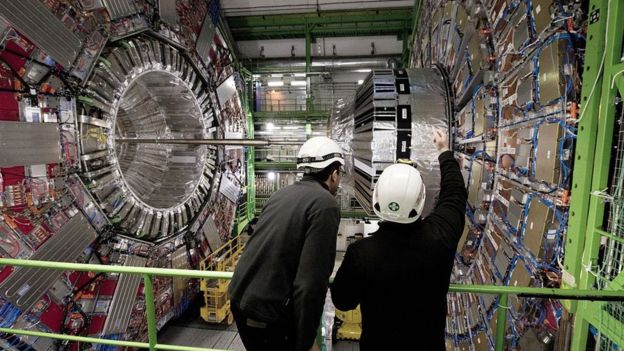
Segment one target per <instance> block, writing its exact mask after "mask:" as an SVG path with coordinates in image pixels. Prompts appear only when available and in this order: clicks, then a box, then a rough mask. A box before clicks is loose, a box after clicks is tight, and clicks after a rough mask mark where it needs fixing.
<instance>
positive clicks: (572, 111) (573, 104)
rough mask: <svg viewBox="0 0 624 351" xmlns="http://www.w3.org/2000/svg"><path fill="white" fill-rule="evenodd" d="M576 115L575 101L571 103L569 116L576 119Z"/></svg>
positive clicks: (576, 105)
mask: <svg viewBox="0 0 624 351" xmlns="http://www.w3.org/2000/svg"><path fill="white" fill-rule="evenodd" d="M577 117H578V104H577V103H576V102H573V103H572V107H570V118H572V119H577Z"/></svg>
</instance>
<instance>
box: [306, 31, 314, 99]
mask: <svg viewBox="0 0 624 351" xmlns="http://www.w3.org/2000/svg"><path fill="white" fill-rule="evenodd" d="M305 55H306V57H305V59H306V65H305V71H306V73H310V69H311V68H312V28H306V31H305ZM306 90H310V89H309V85H306Z"/></svg>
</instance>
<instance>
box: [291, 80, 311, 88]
mask: <svg viewBox="0 0 624 351" xmlns="http://www.w3.org/2000/svg"><path fill="white" fill-rule="evenodd" d="M290 85H292V86H293V87H305V86H306V85H308V82H306V81H305V80H293V81H292V82H290Z"/></svg>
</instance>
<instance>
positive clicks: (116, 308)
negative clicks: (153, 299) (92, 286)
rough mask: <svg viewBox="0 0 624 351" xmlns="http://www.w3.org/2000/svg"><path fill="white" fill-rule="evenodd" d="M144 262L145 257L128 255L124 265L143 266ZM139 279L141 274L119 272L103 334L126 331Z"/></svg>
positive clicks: (145, 261)
mask: <svg viewBox="0 0 624 351" xmlns="http://www.w3.org/2000/svg"><path fill="white" fill-rule="evenodd" d="M146 263H147V259H145V258H143V257H138V256H130V257H128V259H127V260H126V263H125V264H124V266H133V267H145V264H146ZM141 279H142V278H141V275H138V274H121V275H120V276H119V282H118V283H117V290H116V291H115V296H113V301H112V302H111V307H110V310H109V313H108V317H107V318H106V324H104V329H103V331H102V334H103V335H108V334H116V333H124V332H126V329H128V323H129V322H130V315H131V314H132V308H133V307H134V301H135V300H136V297H137V290H138V289H139V285H140V284H141Z"/></svg>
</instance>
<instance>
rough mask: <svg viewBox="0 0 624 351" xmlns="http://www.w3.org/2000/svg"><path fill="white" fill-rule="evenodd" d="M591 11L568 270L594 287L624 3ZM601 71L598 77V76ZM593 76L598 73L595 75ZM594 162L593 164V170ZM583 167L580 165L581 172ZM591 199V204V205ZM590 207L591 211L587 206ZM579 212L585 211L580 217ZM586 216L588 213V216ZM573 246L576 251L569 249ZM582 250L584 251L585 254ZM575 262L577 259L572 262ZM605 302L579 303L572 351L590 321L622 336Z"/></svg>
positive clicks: (606, 1)
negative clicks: (610, 326) (613, 327)
mask: <svg viewBox="0 0 624 351" xmlns="http://www.w3.org/2000/svg"><path fill="white" fill-rule="evenodd" d="M589 11H590V15H589V17H590V26H589V33H588V37H587V38H588V42H587V49H586V53H587V55H586V62H585V70H584V75H586V76H585V77H584V81H583V93H582V101H583V104H586V106H582V107H581V111H582V113H581V117H580V118H581V121H580V123H579V130H578V143H579V144H578V146H577V151H576V155H575V168H574V172H575V174H574V179H573V181H572V186H573V193H572V198H571V204H570V227H569V230H568V244H567V245H566V260H565V263H564V266H565V269H566V271H567V272H570V273H572V272H573V271H574V272H575V273H577V274H576V275H574V277H575V278H576V281H577V284H576V287H578V288H581V289H590V288H593V287H594V283H595V280H596V278H595V277H594V275H593V274H592V273H593V272H590V271H589V270H590V269H592V268H593V267H595V266H596V265H597V264H598V251H599V248H600V242H601V239H602V235H601V234H603V233H604V232H603V231H602V224H603V221H604V215H605V202H604V201H603V199H602V198H599V197H597V196H590V195H589V194H591V193H592V192H594V191H601V190H603V189H605V188H607V187H608V184H609V169H610V166H611V150H612V147H613V127H614V125H615V119H616V110H617V109H616V105H615V103H616V95H617V89H616V83H618V82H619V80H618V79H619V78H618V77H619V75H618V69H620V70H621V67H622V65H621V57H622V39H623V38H624V22H623V21H622V20H621V19H620V18H619V17H620V16H621V15H622V13H624V3H623V2H622V1H614V0H593V1H591V2H590V9H589ZM593 72H595V73H593ZM596 74H597V77H595V78H594V75H596ZM620 75H621V74H620ZM592 78H594V79H593V80H590V79H592ZM589 83H591V84H589ZM588 131H589V134H588V133H587V132H588ZM587 144H593V145H594V148H593V152H592V150H591V149H589V150H588V148H587ZM579 146H583V149H581V150H579ZM579 163H580V164H581V166H579ZM586 163H589V165H587V164H586ZM590 165H591V169H590V171H589V172H587V169H588V168H590ZM577 167H579V172H578V173H577ZM589 180H591V184H590V187H589V188H587V182H588V181H589ZM577 187H582V190H581V191H580V192H579V194H577ZM588 193H589V194H588ZM588 205H589V208H587V206H588ZM585 210H587V212H584V211H585ZM577 211H581V212H577ZM577 215H578V216H581V217H580V218H576V217H577ZM584 216H586V218H583V217H584ZM583 223H586V225H583ZM570 241H572V242H570ZM576 245H582V246H583V247H578V246H576ZM568 248H570V249H572V251H571V252H570V251H568ZM581 252H582V255H579V253H581ZM570 254H572V255H570ZM573 264H575V265H574V266H571V265H573ZM585 267H587V268H585ZM622 278H624V277H623V276H619V277H617V278H616V279H615V280H618V281H619V280H621V279H622ZM605 283H608V282H604V281H603V282H602V284H601V286H602V287H604V286H605ZM568 285H570V284H568ZM618 288H619V289H621V285H619V284H614V283H610V284H608V286H607V287H606V289H609V290H611V289H618ZM602 305H603V304H596V303H590V302H581V303H579V305H578V309H577V313H576V315H575V322H574V330H573V335H572V345H571V350H572V351H580V350H585V349H586V345H587V336H588V327H589V324H590V323H591V324H592V325H594V326H595V327H596V328H597V329H598V331H599V332H600V333H603V334H605V335H606V336H607V337H609V338H610V339H611V340H612V341H613V342H616V343H621V342H622V338H621V330H622V328H624V324H623V323H622V322H621V321H618V322H617V323H616V324H615V325H617V326H619V328H618V329H619V334H618V332H616V334H613V333H612V332H613V330H609V329H608V328H605V326H606V324H605V323H603V322H604V321H605V320H606V319H608V318H610V316H609V314H608V313H607V312H605V311H604V310H603V309H602V308H601V306H602ZM618 335H619V337H618ZM620 345H621V344H620Z"/></svg>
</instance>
